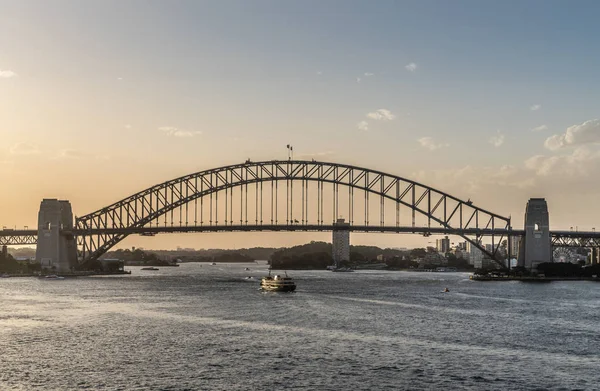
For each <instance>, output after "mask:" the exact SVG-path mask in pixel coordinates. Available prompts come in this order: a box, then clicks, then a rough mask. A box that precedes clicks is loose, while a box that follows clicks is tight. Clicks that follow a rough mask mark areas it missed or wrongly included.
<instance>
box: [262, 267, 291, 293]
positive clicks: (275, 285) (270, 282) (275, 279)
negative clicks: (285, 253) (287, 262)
mask: <svg viewBox="0 0 600 391" xmlns="http://www.w3.org/2000/svg"><path fill="white" fill-rule="evenodd" d="M260 289H262V290H263V291H269V292H293V291H295V290H296V283H295V282H294V280H292V278H291V277H288V275H287V273H285V277H283V276H280V275H278V274H275V275H274V276H271V269H269V275H268V276H266V277H263V278H262V279H261V280H260Z"/></svg>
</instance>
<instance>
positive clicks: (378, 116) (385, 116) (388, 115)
mask: <svg viewBox="0 0 600 391" xmlns="http://www.w3.org/2000/svg"><path fill="white" fill-rule="evenodd" d="M367 117H369V118H371V119H374V120H376V121H391V120H393V119H394V118H396V116H395V115H394V114H392V112H391V111H389V110H387V109H379V110H375V111H373V112H371V113H367Z"/></svg>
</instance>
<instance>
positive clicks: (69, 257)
mask: <svg viewBox="0 0 600 391" xmlns="http://www.w3.org/2000/svg"><path fill="white" fill-rule="evenodd" d="M71 229H73V211H72V210H71V203H70V202H69V201H60V200H57V199H44V200H43V201H42V203H41V205H40V211H39V214H38V243H37V249H36V253H35V259H36V261H38V262H39V263H40V264H41V265H42V269H46V270H48V271H56V272H57V273H62V272H68V271H71V270H72V268H74V267H75V266H76V265H77V243H76V242H75V238H73V237H71V238H69V239H68V238H66V237H65V236H63V235H61V231H62V230H71Z"/></svg>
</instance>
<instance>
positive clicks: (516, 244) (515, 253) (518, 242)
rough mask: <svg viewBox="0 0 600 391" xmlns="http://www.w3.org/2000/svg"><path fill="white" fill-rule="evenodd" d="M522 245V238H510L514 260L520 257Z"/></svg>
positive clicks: (511, 254) (511, 253)
mask: <svg viewBox="0 0 600 391" xmlns="http://www.w3.org/2000/svg"><path fill="white" fill-rule="evenodd" d="M520 245H521V237H520V236H513V237H512V238H510V256H511V257H512V258H518V257H519V248H520Z"/></svg>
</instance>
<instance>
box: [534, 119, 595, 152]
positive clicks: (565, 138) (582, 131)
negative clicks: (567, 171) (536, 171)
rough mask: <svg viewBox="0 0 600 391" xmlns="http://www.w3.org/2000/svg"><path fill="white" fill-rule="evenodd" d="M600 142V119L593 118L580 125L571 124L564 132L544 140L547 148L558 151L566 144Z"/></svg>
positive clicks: (575, 144)
mask: <svg viewBox="0 0 600 391" xmlns="http://www.w3.org/2000/svg"><path fill="white" fill-rule="evenodd" d="M598 143H600V120H599V119H592V120H589V121H585V122H584V123H582V124H579V125H573V126H569V127H568V128H567V131H566V132H565V133H564V134H555V135H553V136H550V137H548V138H547V139H546V141H545V142H544V146H545V147H546V149H549V150H551V151H556V150H558V149H560V148H563V147H566V146H570V145H573V146H577V145H586V144H598Z"/></svg>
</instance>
